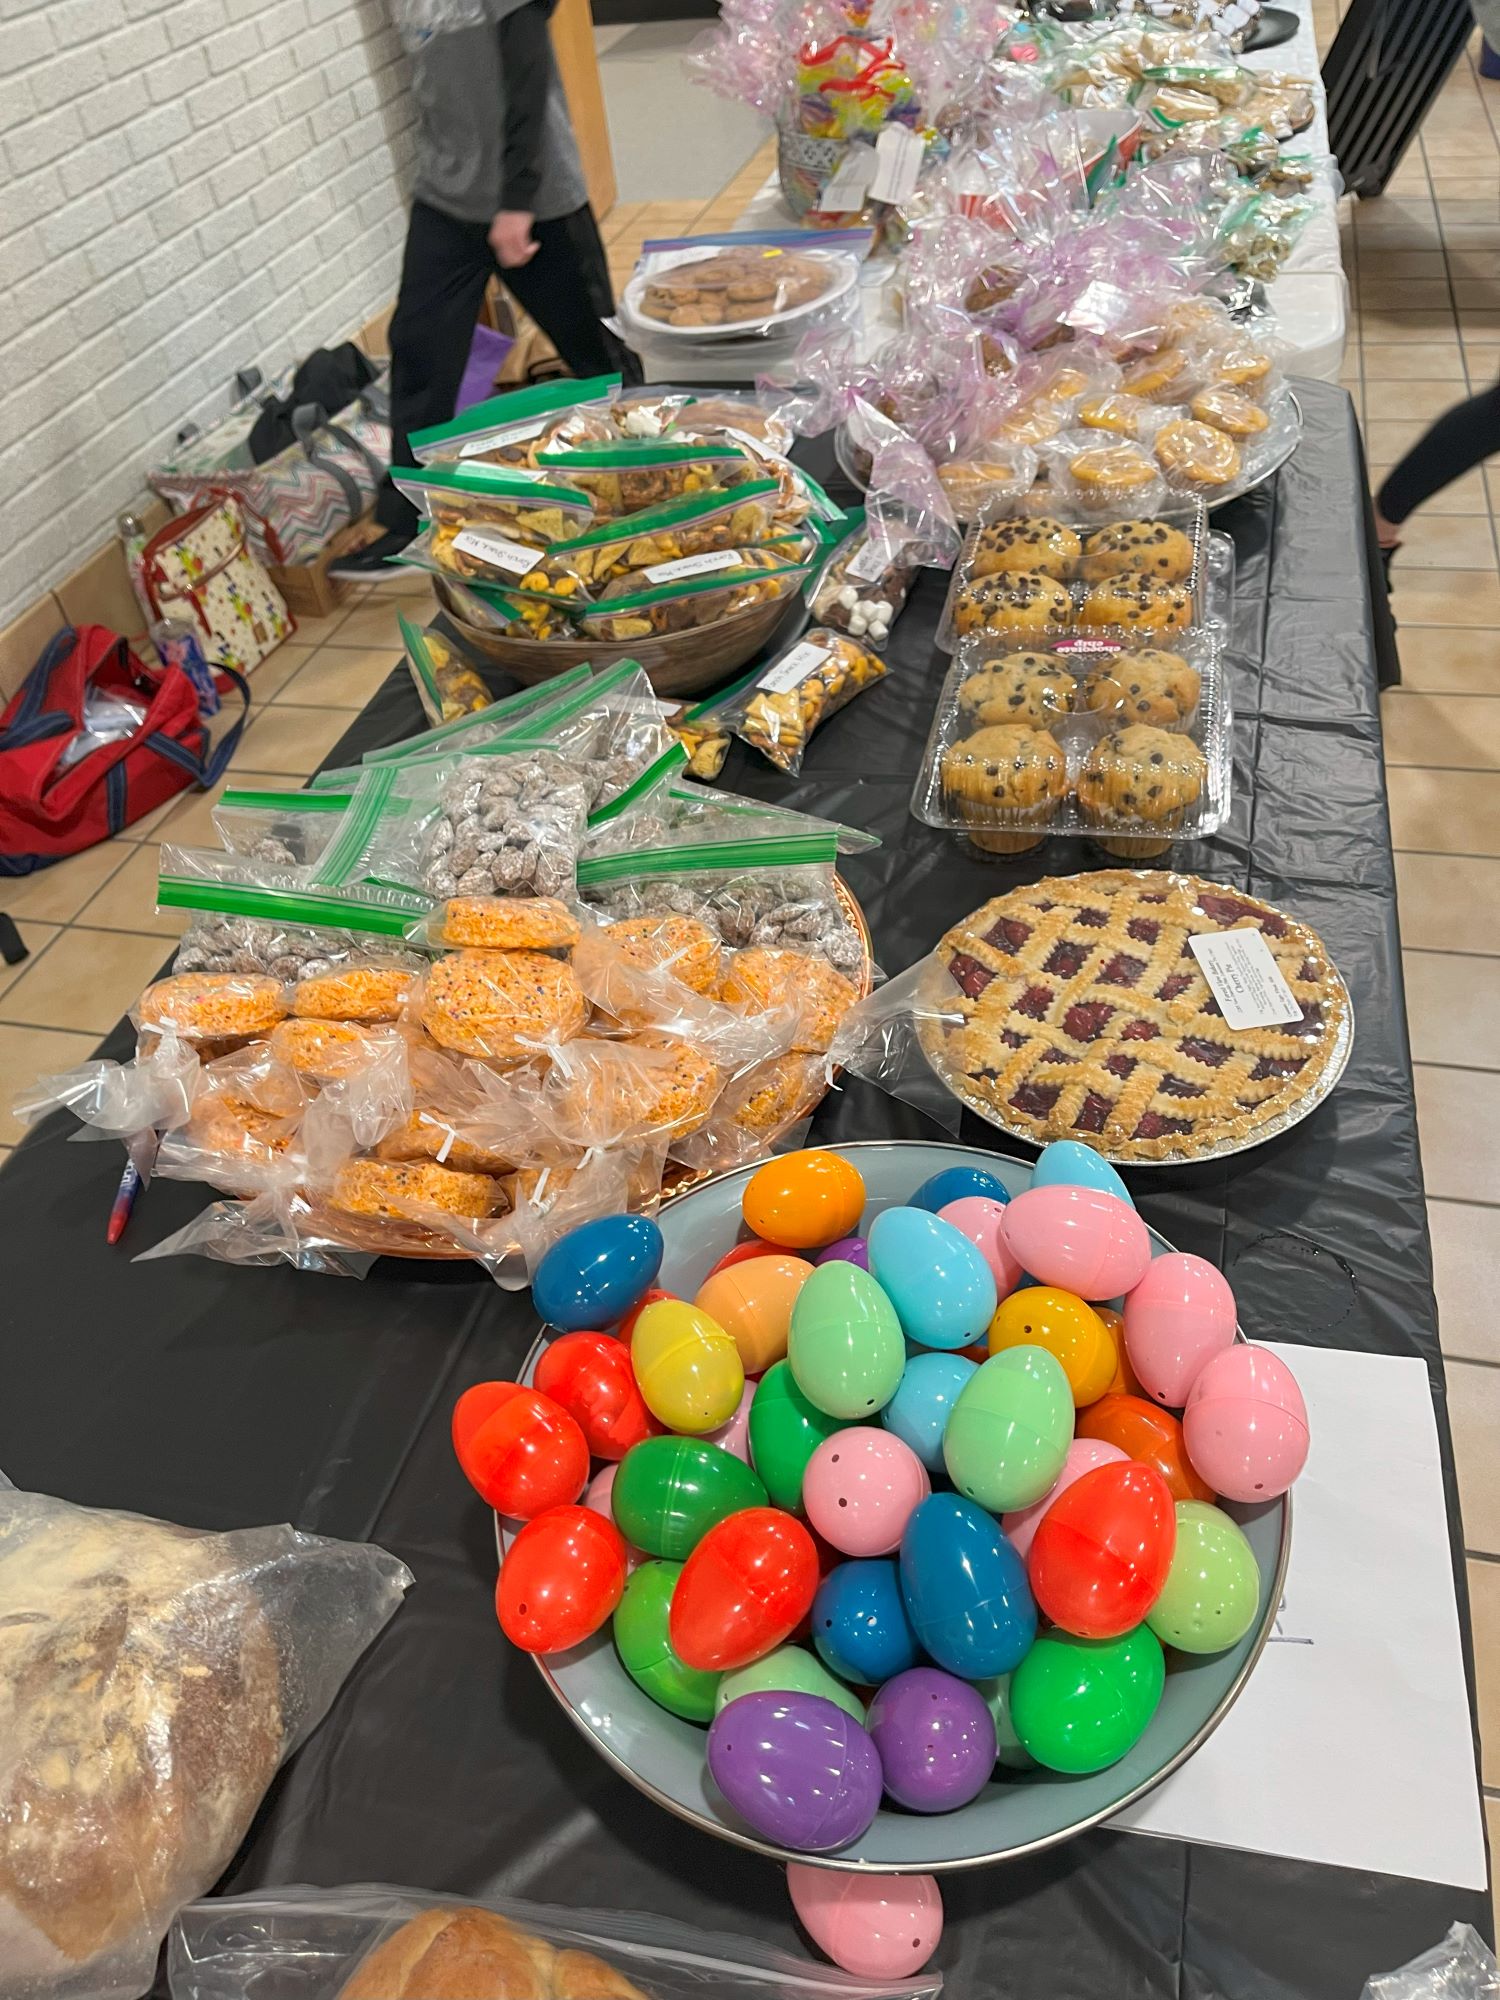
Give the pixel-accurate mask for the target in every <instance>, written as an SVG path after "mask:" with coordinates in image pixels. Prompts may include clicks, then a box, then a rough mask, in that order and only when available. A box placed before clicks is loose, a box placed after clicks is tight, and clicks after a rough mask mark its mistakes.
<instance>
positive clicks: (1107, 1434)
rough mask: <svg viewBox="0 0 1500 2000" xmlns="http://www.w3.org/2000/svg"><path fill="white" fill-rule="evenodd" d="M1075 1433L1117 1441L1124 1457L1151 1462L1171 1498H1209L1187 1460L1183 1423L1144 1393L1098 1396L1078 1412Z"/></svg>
mask: <svg viewBox="0 0 1500 2000" xmlns="http://www.w3.org/2000/svg"><path fill="white" fill-rule="evenodd" d="M1078 1435H1079V1436H1080V1437H1087V1438H1100V1439H1102V1440H1103V1442H1104V1443H1105V1444H1117V1445H1118V1446H1119V1447H1120V1449H1121V1451H1123V1452H1124V1454H1125V1456H1126V1457H1127V1458H1133V1459H1135V1461H1136V1462H1137V1464H1140V1465H1154V1466H1155V1467H1156V1469H1157V1471H1158V1472H1159V1473H1160V1474H1161V1476H1162V1478H1163V1479H1165V1480H1166V1482H1167V1490H1168V1491H1169V1492H1170V1494H1171V1495H1172V1498H1173V1499H1174V1500H1212V1499H1213V1497H1214V1490H1213V1488H1212V1487H1211V1486H1209V1485H1208V1484H1207V1483H1206V1482H1205V1481H1204V1480H1202V1479H1200V1478H1199V1477H1198V1474H1197V1473H1196V1472H1195V1471H1194V1470H1193V1468H1192V1466H1191V1464H1190V1463H1189V1462H1188V1455H1187V1448H1186V1446H1185V1445H1184V1443H1183V1437H1182V1425H1181V1424H1180V1423H1179V1422H1178V1421H1177V1419H1176V1417H1174V1416H1173V1415H1172V1413H1171V1411H1170V1410H1162V1409H1158V1408H1157V1406H1156V1404H1155V1403H1148V1402H1147V1401H1146V1399H1145V1397H1144V1396H1101V1397H1100V1398H1099V1401H1098V1402H1097V1403H1090V1405H1089V1407H1088V1408H1087V1409H1086V1410H1080V1411H1079V1412H1078Z"/></svg>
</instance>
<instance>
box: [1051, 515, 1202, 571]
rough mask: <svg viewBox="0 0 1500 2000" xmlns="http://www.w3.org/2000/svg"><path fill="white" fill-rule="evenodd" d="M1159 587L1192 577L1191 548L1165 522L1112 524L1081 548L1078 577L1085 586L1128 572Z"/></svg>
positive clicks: (1116, 522) (1178, 530)
mask: <svg viewBox="0 0 1500 2000" xmlns="http://www.w3.org/2000/svg"><path fill="white" fill-rule="evenodd" d="M1132 571H1135V572H1138V573H1139V574H1140V575H1142V576H1151V577H1155V578H1156V579H1157V580H1158V582H1161V583H1183V582H1185V581H1186V579H1187V578H1188V577H1190V576H1191V575H1192V573H1193V544H1192V540H1191V538H1190V537H1189V536H1187V535H1185V534H1184V533H1183V532H1182V530H1181V528H1174V527H1172V526H1171V524H1170V523H1169V522H1167V521H1114V522H1112V523H1111V524H1110V526H1109V527H1107V528H1100V530H1099V531H1098V533H1097V534H1093V535H1090V536H1089V538H1088V540H1087V541H1086V542H1085V543H1084V545H1083V561H1082V562H1081V563H1080V565H1079V570H1078V573H1079V575H1080V576H1081V577H1082V578H1083V579H1084V581H1085V582H1087V583H1097V582H1099V581H1100V579H1101V578H1103V577H1106V576H1124V575H1127V574H1129V573H1130V572H1132Z"/></svg>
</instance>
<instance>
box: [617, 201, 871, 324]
mask: <svg viewBox="0 0 1500 2000" xmlns="http://www.w3.org/2000/svg"><path fill="white" fill-rule="evenodd" d="M872 242H873V236H872V233H871V232H870V231H869V230H868V229H849V230H834V231H830V230H807V229H802V230H773V231H741V232H732V233H730V234H728V235H723V236H683V237H657V238H652V239H650V240H649V241H647V242H646V243H645V244H644V245H643V247H642V250H641V254H640V256H639V258H638V259H637V261H636V267H635V271H634V274H633V275H632V277H631V278H630V280H629V282H628V283H627V284H626V287H625V295H624V300H623V306H622V313H621V317H622V319H623V320H624V322H625V323H626V325H627V326H629V327H630V328H632V329H642V330H644V331H646V332H647V333H655V334H657V335H658V336H660V335H661V334H663V333H665V334H666V335H667V336H668V337H669V338H671V337H674V336H675V339H676V341H678V342H681V341H682V340H683V339H687V340H689V341H696V340H700V339H703V340H712V339H722V338H724V337H725V336H732V335H737V334H754V333H757V332H761V331H764V330H766V329H768V328H771V327H774V326H777V325H780V324H784V323H786V322H789V321H793V320H806V319H808V318H811V317H813V316H818V317H819V318H820V319H822V318H824V317H826V316H827V315H828V314H829V313H830V312H831V311H832V310H833V309H834V308H835V307H836V306H837V305H838V304H839V303H840V302H841V301H843V300H844V299H846V298H848V297H849V295H850V294H851V293H852V292H853V291H854V289H855V287H856V286H857V284H858V282H859V267H860V263H861V261H862V260H863V258H864V257H866V256H867V255H868V254H869V250H870V247H871V244H872Z"/></svg>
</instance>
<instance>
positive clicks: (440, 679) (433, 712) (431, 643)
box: [397, 617, 490, 725]
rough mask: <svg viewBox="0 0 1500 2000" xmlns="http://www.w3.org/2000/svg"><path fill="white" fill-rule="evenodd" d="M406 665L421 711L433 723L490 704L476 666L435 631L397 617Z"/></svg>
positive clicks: (473, 713) (438, 722) (447, 719)
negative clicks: (426, 629) (471, 664)
mask: <svg viewBox="0 0 1500 2000" xmlns="http://www.w3.org/2000/svg"><path fill="white" fill-rule="evenodd" d="M397 622H398V623H399V625H400V627H401V643H402V645H403V646H404V647H405V649H406V664H407V666H408V668H409V669H410V671H411V677H412V683H413V685H414V686H415V688H416V690H417V699H418V700H419V701H420V702H421V704H422V712H423V714H424V715H425V716H426V717H427V720H428V721H429V722H431V723H433V724H434V725H436V724H440V723H444V722H453V721H455V720H456V719H457V718H458V717H459V716H463V715H475V714H477V713H478V711H479V710H480V709H482V708H488V707H489V705H490V691H489V689H488V688H487V687H486V686H485V684H484V682H483V680H482V679H481V678H480V676H479V674H478V672H477V671H476V670H475V668H473V667H471V666H470V664H469V662H468V661H467V660H466V659H465V658H464V657H463V655H462V654H461V653H456V652H455V651H454V649H453V646H452V645H451V643H450V642H449V641H448V640H447V639H444V638H441V637H439V635H438V634H437V633H435V632H424V631H422V630H421V629H420V628H419V627H418V626H416V625H413V624H412V622H411V620H410V619H409V618H404V617H403V618H399V619H398V621H397Z"/></svg>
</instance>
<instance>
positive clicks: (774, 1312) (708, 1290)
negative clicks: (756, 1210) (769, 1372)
mask: <svg viewBox="0 0 1500 2000" xmlns="http://www.w3.org/2000/svg"><path fill="white" fill-rule="evenodd" d="M811 1272H812V1265H811V1264H809V1263H806V1262H805V1261H804V1260H803V1259H802V1258H801V1257H787V1256H767V1257H751V1258H747V1259H746V1260H745V1261H744V1262H743V1263H739V1264H735V1265H732V1266H731V1268H730V1269H729V1270H727V1271H716V1272H715V1273H714V1275H713V1276H712V1277H711V1278H709V1279H708V1280H707V1281H706V1282H705V1283H704V1284H703V1286H702V1287H701V1288H700V1290H699V1292H698V1295H697V1297H696V1298H695V1299H694V1300H693V1304H694V1305H695V1306H697V1307H698V1308H699V1310H700V1311H701V1312H706V1313H707V1314H708V1315H709V1317H710V1318H711V1319H714V1320H717V1321H718V1323H719V1325H720V1326H722V1327H723V1329H724V1331H725V1332H726V1333H727V1334H728V1335H729V1337H730V1339H731V1340H732V1341H733V1342H734V1344H735V1346H736V1347H737V1348H738V1349H739V1356H740V1365H741V1366H742V1367H743V1369H744V1371H745V1373H746V1374H747V1375H762V1374H764V1373H765V1371H766V1369H768V1368H769V1367H770V1365H771V1363H772V1362H773V1361H780V1360H781V1358H782V1356H783V1355H784V1354H785V1353H786V1337H787V1332H788V1329H789V1328H790V1326H791V1323H792V1306H793V1303H794V1302H795V1300H796V1297H797V1294H798V1292H800V1291H801V1289H802V1285H803V1281H804V1279H806V1278H807V1277H809V1276H810V1275H811Z"/></svg>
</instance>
